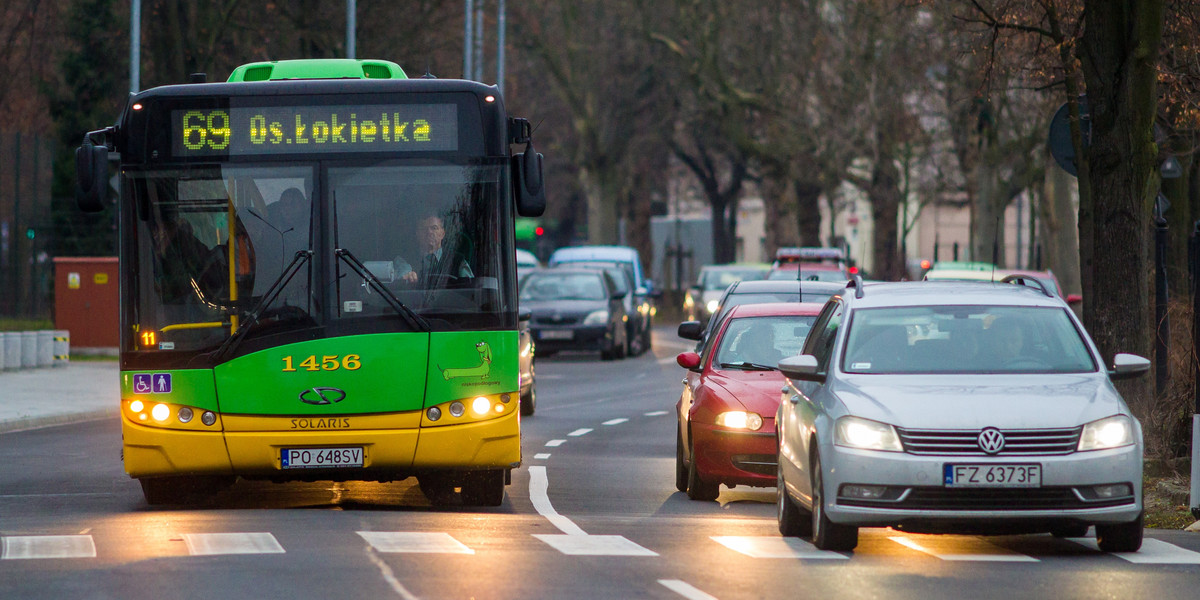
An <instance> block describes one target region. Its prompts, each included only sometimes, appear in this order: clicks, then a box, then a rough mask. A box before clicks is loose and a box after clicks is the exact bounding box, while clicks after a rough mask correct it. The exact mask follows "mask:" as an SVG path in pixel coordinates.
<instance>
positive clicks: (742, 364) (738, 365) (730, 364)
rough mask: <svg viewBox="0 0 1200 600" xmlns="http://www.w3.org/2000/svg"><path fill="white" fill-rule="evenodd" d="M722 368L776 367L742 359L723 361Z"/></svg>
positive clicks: (752, 369) (750, 368)
mask: <svg viewBox="0 0 1200 600" xmlns="http://www.w3.org/2000/svg"><path fill="white" fill-rule="evenodd" d="M721 368H722V369H741V370H743V371H775V370H776V369H775V367H772V366H770V365H764V364H759V363H753V362H746V361H741V360H739V361H737V362H723V363H721Z"/></svg>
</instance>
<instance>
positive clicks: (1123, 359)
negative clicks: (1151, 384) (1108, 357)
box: [1108, 354, 1150, 380]
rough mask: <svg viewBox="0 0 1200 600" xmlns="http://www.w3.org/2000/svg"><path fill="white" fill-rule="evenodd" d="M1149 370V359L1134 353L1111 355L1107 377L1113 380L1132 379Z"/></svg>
mask: <svg viewBox="0 0 1200 600" xmlns="http://www.w3.org/2000/svg"><path fill="white" fill-rule="evenodd" d="M1148 372H1150V361H1149V360H1148V359H1145V358H1142V357H1140V356H1138V355H1136V354H1118V355H1116V356H1114V357H1113V366H1112V369H1110V370H1109V371H1108V377H1109V378H1110V379H1113V380H1118V379H1133V378H1136V377H1141V376H1142V375H1145V374H1146V373H1148Z"/></svg>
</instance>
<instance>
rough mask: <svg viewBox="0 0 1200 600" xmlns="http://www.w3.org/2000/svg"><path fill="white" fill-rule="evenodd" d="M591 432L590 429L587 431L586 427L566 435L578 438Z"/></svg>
mask: <svg viewBox="0 0 1200 600" xmlns="http://www.w3.org/2000/svg"><path fill="white" fill-rule="evenodd" d="M591 432H592V430H591V429H588V428H587V427H582V428H579V429H576V430H575V431H572V432H571V433H568V434H567V435H568V436H570V437H579V436H581V435H587V434H589V433H591Z"/></svg>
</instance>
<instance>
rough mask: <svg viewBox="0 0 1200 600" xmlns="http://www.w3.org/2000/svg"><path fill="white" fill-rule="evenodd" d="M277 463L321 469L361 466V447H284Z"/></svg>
mask: <svg viewBox="0 0 1200 600" xmlns="http://www.w3.org/2000/svg"><path fill="white" fill-rule="evenodd" d="M279 464H280V466H281V467H282V468H284V469H322V468H326V467H361V466H363V449H362V447H357V448H284V449H283V450H282V451H281V454H280V460H279Z"/></svg>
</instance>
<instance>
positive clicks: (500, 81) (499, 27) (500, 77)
mask: <svg viewBox="0 0 1200 600" xmlns="http://www.w3.org/2000/svg"><path fill="white" fill-rule="evenodd" d="M504 4H505V0H500V9H499V11H498V13H499V14H498V16H497V18H496V85H497V86H498V87H499V88H500V95H501V96H503V95H504V30H505V25H506V21H507V20H508V17H507V14H506V13H507V10H506V8H505V6H504Z"/></svg>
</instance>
